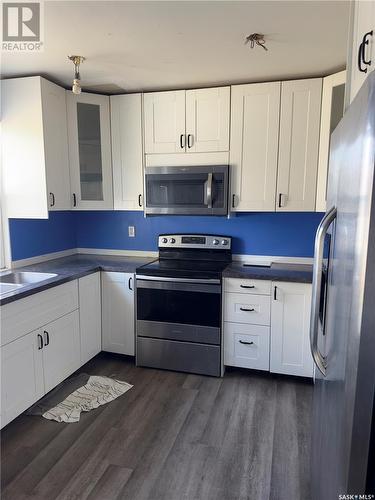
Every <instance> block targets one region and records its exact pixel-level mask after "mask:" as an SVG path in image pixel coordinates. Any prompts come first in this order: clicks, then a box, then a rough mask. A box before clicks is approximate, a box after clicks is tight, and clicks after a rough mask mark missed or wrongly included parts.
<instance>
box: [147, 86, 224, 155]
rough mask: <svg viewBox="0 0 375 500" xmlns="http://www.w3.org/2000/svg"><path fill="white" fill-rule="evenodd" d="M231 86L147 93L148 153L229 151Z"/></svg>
mask: <svg viewBox="0 0 375 500" xmlns="http://www.w3.org/2000/svg"><path fill="white" fill-rule="evenodd" d="M229 113H230V87H218V88H211V89H200V90H187V91H185V90H178V91H174V92H152V93H147V94H144V138H145V139H144V143H145V153H146V154H152V153H186V152H189V153H193V152H194V153H199V152H200V153H202V152H219V151H228V150H229Z"/></svg>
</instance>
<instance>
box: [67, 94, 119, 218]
mask: <svg viewBox="0 0 375 500" xmlns="http://www.w3.org/2000/svg"><path fill="white" fill-rule="evenodd" d="M67 115H68V136H69V157H70V158H69V159H70V177H71V188H72V207H73V209H78V210H85V209H87V210H93V209H95V210H100V209H102V210H108V209H113V194H112V168H111V137H110V118H109V97H107V96H103V95H97V94H87V93H82V94H79V95H75V94H73V93H72V92H70V91H67Z"/></svg>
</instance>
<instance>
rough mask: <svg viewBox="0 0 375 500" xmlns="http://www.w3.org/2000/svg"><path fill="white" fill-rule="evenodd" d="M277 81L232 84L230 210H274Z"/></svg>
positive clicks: (278, 97)
mask: <svg viewBox="0 0 375 500" xmlns="http://www.w3.org/2000/svg"><path fill="white" fill-rule="evenodd" d="M280 88H281V84H280V83H279V82H275V83H254V84H249V85H235V86H233V87H232V102H231V139H230V144H231V147H230V168H231V188H232V197H231V200H230V202H231V205H232V208H231V209H232V211H243V212H248V211H274V210H275V193H276V178H277V153H278V144H279V109H280Z"/></svg>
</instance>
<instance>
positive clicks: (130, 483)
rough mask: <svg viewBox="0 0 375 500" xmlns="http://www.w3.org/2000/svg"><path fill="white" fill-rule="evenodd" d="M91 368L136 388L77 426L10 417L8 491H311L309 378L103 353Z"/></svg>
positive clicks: (164, 497)
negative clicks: (215, 373) (194, 369)
mask: <svg viewBox="0 0 375 500" xmlns="http://www.w3.org/2000/svg"><path fill="white" fill-rule="evenodd" d="M81 371H84V372H87V373H91V374H97V375H98V374H100V375H109V376H114V377H117V378H119V379H122V380H126V381H127V382H129V383H132V384H134V388H133V389H131V390H130V391H129V392H127V393H126V394H125V395H123V396H122V397H120V398H118V399H117V400H115V401H113V402H112V403H110V404H108V405H105V406H101V407H100V408H98V409H96V410H93V411H91V412H89V413H85V414H83V415H82V417H81V420H80V422H79V423H76V424H58V423H56V422H52V421H47V420H45V419H43V418H42V417H35V416H26V415H21V416H20V417H18V418H17V419H16V420H15V421H14V422H12V423H11V424H9V425H8V426H7V427H6V428H5V429H4V431H3V432H2V440H1V441H2V450H1V451H2V477H1V479H2V495H1V497H2V499H3V500H21V499H30V498H33V499H48V500H53V499H58V500H66V499H76V500H82V499H86V498H87V499H98V500H112V499H129V500H146V499H150V500H180V499H181V500H198V499H202V500H232V499H233V500H235V499H236V500H237V499H241V500H242V499H249V500H268V499H270V500H284V499H285V500H308V499H309V498H310V484H309V451H310V414H311V396H312V386H311V385H310V384H308V383H305V382H303V381H300V380H298V379H297V380H294V379H291V378H282V377H273V376H270V375H267V374H265V375H262V374H257V373H252V372H247V371H244V370H243V371H242V370H230V371H227V373H226V374H225V377H224V378H222V379H219V378H212V377H202V376H198V375H187V374H183V373H174V372H167V371H158V370H152V369H144V368H136V367H135V366H134V364H133V363H132V362H131V361H129V360H126V359H124V358H121V357H119V356H118V357H117V356H112V355H107V354H104V353H102V354H101V355H99V356H98V357H96V358H95V359H94V360H92V361H90V362H89V363H88V364H87V365H85V366H84V367H83V368H82V370H81Z"/></svg>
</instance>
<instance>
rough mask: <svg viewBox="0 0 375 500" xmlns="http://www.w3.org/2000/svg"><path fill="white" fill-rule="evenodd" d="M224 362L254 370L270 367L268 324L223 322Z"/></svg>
mask: <svg viewBox="0 0 375 500" xmlns="http://www.w3.org/2000/svg"><path fill="white" fill-rule="evenodd" d="M224 339H225V340H224V364H226V365H229V366H241V367H242V368H253V369H255V370H267V371H268V370H269V369H270V358H269V356H270V329H269V327H268V326H259V325H247V324H243V323H225V325H224Z"/></svg>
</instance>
